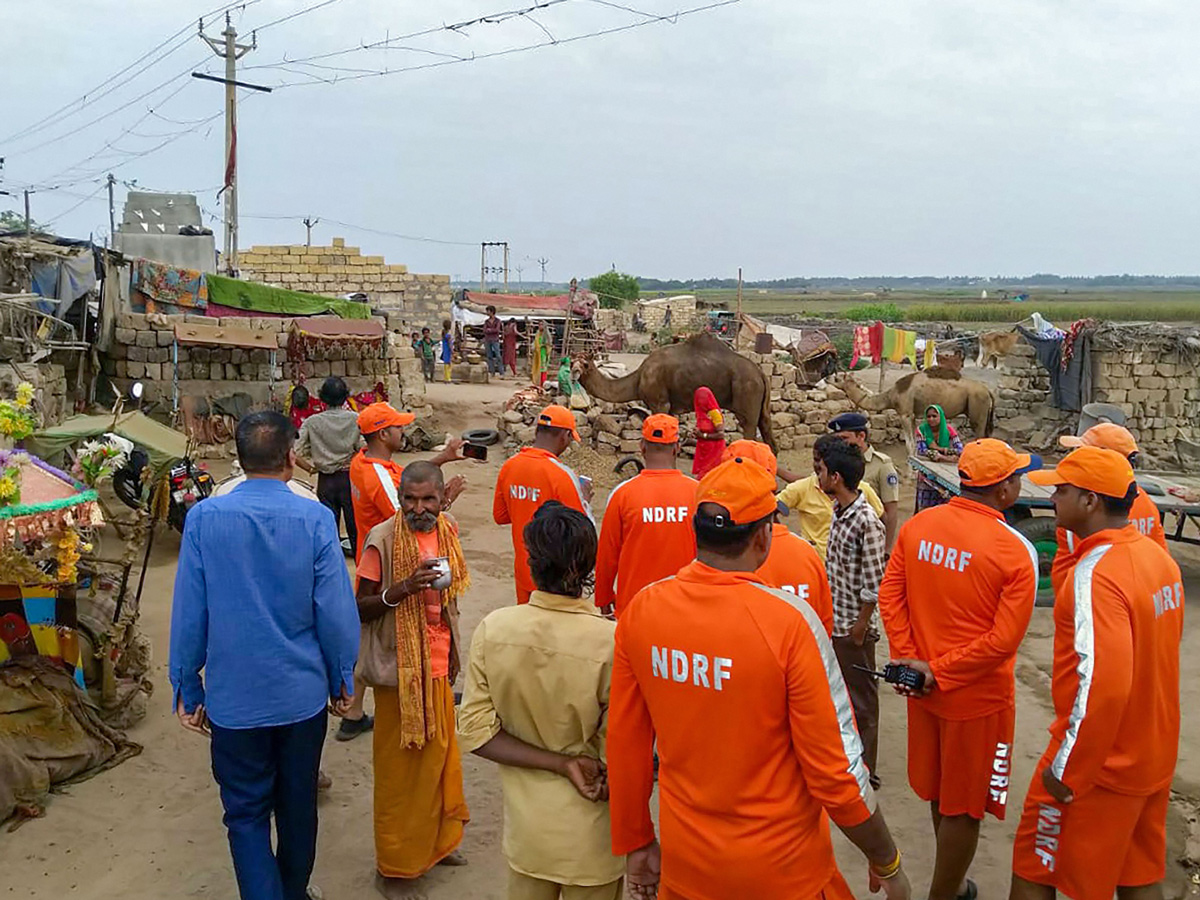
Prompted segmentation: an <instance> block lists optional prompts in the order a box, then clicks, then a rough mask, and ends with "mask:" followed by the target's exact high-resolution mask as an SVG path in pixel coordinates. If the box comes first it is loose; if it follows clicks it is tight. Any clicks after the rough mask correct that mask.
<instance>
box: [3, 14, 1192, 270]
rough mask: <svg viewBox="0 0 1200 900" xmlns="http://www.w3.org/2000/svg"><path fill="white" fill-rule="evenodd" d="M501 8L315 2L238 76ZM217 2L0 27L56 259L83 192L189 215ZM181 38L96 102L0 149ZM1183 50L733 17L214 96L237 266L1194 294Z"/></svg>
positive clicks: (17, 169) (1117, 40)
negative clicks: (111, 191)
mask: <svg viewBox="0 0 1200 900" xmlns="http://www.w3.org/2000/svg"><path fill="white" fill-rule="evenodd" d="M319 2H320V0H257V2H252V3H247V5H246V8H245V9H240V8H239V9H235V10H234V12H233V19H234V22H235V24H237V25H238V27H239V30H240V31H242V32H245V33H248V32H249V31H250V30H251V29H252V28H254V27H256V26H262V25H265V24H266V23H269V22H271V21H272V20H275V19H278V18H280V17H282V16H286V15H288V14H290V13H294V12H297V11H301V10H304V9H306V8H308V7H311V6H316V5H317V4H318V3H319ZM533 2H534V0H490V2H483V0H438V2H428V0H426V2H422V3H416V2H405V3H398V2H396V0H331V2H329V3H328V4H327V5H325V6H323V7H322V8H318V9H314V10H312V11H311V12H308V13H306V14H304V15H301V16H298V17H296V18H294V19H291V20H289V21H286V22H282V23H280V24H277V25H274V26H273V27H269V28H267V29H266V30H264V31H263V32H262V33H261V34H260V35H259V41H258V49H257V50H255V51H254V52H252V53H250V54H249V55H248V56H247V57H246V58H245V59H244V60H242V62H241V64H240V65H242V66H243V67H244V69H243V71H242V74H241V77H243V78H245V79H246V80H248V81H253V82H258V83H262V84H267V85H273V86H278V85H281V84H284V83H288V82H291V83H294V82H302V81H309V80H311V79H312V76H318V77H320V78H329V77H332V76H334V75H341V76H344V75H346V74H352V73H347V72H341V73H337V72H334V71H332V70H331V69H328V68H327V69H316V68H311V67H310V68H307V69H305V68H303V67H299V66H294V65H288V66H287V69H288V70H285V69H281V68H257V69H256V68H252V67H254V66H260V67H263V66H272V65H274V64H277V63H280V62H281V61H283V60H285V59H289V60H296V59H297V58H300V57H309V56H314V55H317V54H326V53H330V52H332V51H336V50H344V49H348V48H352V47H357V46H360V44H361V43H364V42H372V41H380V40H383V39H385V38H387V37H388V36H389V35H391V36H396V35H401V34H407V33H410V32H415V31H418V30H422V29H426V28H430V27H434V28H436V27H437V26H439V25H442V24H443V23H451V22H456V21H460V20H464V19H468V18H471V17H473V16H478V15H482V14H485V13H495V12H500V11H503V10H511V9H515V8H518V7H521V6H529V5H532V3H533ZM704 2H706V0H619V4H618V0H614V2H612V3H608V2H603V3H602V2H597V0H565V2H557V3H556V4H555V5H554V6H553V7H552V8H549V9H544V10H539V11H538V13H537V14H536V16H535V18H536V23H535V22H532V21H529V20H528V19H527V18H514V19H512V20H509V21H506V22H502V23H498V24H488V25H479V26H476V27H473V28H469V29H465V30H463V31H462V32H461V33H447V32H442V33H437V34H432V35H427V36H422V37H416V38H411V39H407V40H404V41H398V42H395V44H394V45H393V46H392V47H391V48H390V49H382V50H376V51H369V52H368V51H361V50H360V51H358V52H353V53H347V54H344V55H341V56H336V57H325V58H323V59H321V60H320V61H319V63H320V65H323V66H331V67H339V68H342V69H355V70H379V69H382V68H384V67H390V68H399V67H404V66H414V65H422V64H428V63H435V62H439V61H446V60H448V59H451V58H452V57H451V56H450V55H451V54H452V55H456V56H459V57H464V56H470V55H471V54H475V55H476V56H479V55H482V54H485V53H491V52H495V51H498V50H504V49H508V48H519V47H523V46H528V45H531V44H534V43H537V42H539V41H546V40H548V38H547V36H546V32H545V31H543V30H542V27H544V28H545V29H546V30H547V31H549V32H550V33H551V34H552V35H554V37H555V38H557V39H559V40H563V39H565V38H569V37H572V36H575V35H582V34H587V33H589V32H593V31H597V30H600V29H609V28H616V27H620V26H622V25H627V24H632V23H636V22H639V21H647V19H646V16H645V15H642V14H640V13H639V12H638V11H640V12H641V13H654V14H659V15H664V14H668V13H672V12H674V11H676V10H680V9H686V8H688V7H692V6H696V5H700V4H702V3H704ZM218 3H219V0H203V2H200V0H173V2H171V3H163V2H161V0H88V2H86V3H85V2H82V0H76V2H72V3H47V2H44V0H0V14H2V15H3V17H4V19H5V20H6V21H5V27H4V28H3V29H0V71H3V78H4V83H5V85H6V87H5V89H4V91H3V99H2V100H0V113H2V115H0V156H5V157H7V160H6V162H5V165H4V169H3V180H2V181H0V189H7V190H10V191H16V190H19V189H21V188H23V187H24V186H25V185H27V184H33V185H35V186H63V185H66V187H65V188H64V189H62V190H59V191H52V190H38V191H37V193H35V194H34V195H33V199H32V204H33V214H34V218H35V219H37V220H39V221H43V222H44V221H53V222H54V223H55V226H56V229H57V230H58V231H59V232H60V233H64V234H70V235H80V236H86V235H87V234H88V233H96V234H97V235H99V234H101V233H102V232H106V231H107V228H108V211H107V199H106V196H105V192H104V190H103V187H102V183H101V180H100V179H102V177H103V176H102V173H103V172H106V171H108V167H114V168H112V171H113V172H114V174H115V175H117V177H118V178H121V179H125V180H132V179H137V181H138V182H139V184H141V185H146V186H148V187H150V188H154V189H166V190H197V189H201V188H203V189H205V190H203V191H202V192H201V203H202V205H203V206H204V208H205V209H206V210H209V211H212V212H217V213H219V212H220V210H221V203H220V201H218V200H216V199H215V194H216V188H215V187H214V186H216V185H219V184H220V183H221V180H222V176H223V169H224V164H223V159H222V152H223V151H222V147H223V141H224V132H223V125H222V119H221V118H220V117H218V118H216V119H215V120H214V121H213V122H212V123H211V124H208V125H202V126H199V127H196V126H195V125H194V123H196V122H198V121H199V120H202V119H205V118H207V117H209V116H214V115H217V114H219V113H221V111H222V109H223V89H222V88H221V86H220V85H218V84H213V83H209V82H203V81H198V80H195V79H192V78H190V77H188V75H187V73H188V72H190V71H191V70H192V66H193V65H196V64H198V66H197V67H198V68H199V69H201V70H204V71H211V72H216V71H218V70H221V71H223V63H220V62H219V61H217V60H215V58H214V57H213V56H212V54H211V52H209V51H208V50H207V48H206V47H205V46H204V45H203V44H202V43H201V42H200V40H199V39H198V38H197V37H195V36H194V31H195V20H196V19H197V18H198V17H199V16H200V15H202V14H204V13H206V12H209V11H211V10H212V9H213V8H214V7H216V6H217V5H218ZM618 5H619V6H624V7H628V10H626V9H621V8H617V6H618ZM635 10H636V11H635ZM189 20H191V22H192V24H191V25H190V26H189ZM539 24H540V26H541V27H539ZM189 28H190V30H185V31H184V32H183V33H182V35H181V36H180V37H178V38H176V39H175V40H174V41H172V42H171V43H168V44H167V45H166V46H165V47H164V48H163V50H161V51H159V53H158V54H157V55H161V54H163V53H167V51H172V52H170V53H169V55H167V56H166V57H165V58H164V59H163V60H161V61H160V62H158V63H157V64H155V65H153V66H152V67H150V68H148V69H147V70H146V71H145V72H143V73H141V74H138V75H137V77H135V78H132V79H131V80H130V76H131V75H134V74H135V73H136V71H137V69H138V68H141V67H142V66H144V65H145V62H144V63H141V64H139V65H138V66H137V67H134V68H133V69H131V70H130V71H129V72H128V73H126V74H125V75H122V76H121V78H119V79H118V80H117V81H116V82H113V83H111V84H109V85H108V86H107V87H104V88H102V90H107V89H108V87H111V86H112V85H113V84H118V85H120V87H119V89H118V90H116V91H113V92H112V93H111V94H110V95H109V96H107V97H102V98H99V99H95V98H96V96H97V94H98V93H99V91H96V92H93V93H92V94H91V98H92V99H93V100H94V102H89V103H88V105H86V106H83V107H82V108H80V105H79V104H76V105H75V106H72V107H70V108H69V109H68V111H69V112H71V113H72V114H71V115H69V116H67V117H65V118H63V119H62V120H61V121H59V122H56V123H54V124H52V125H50V127H42V128H40V129H38V130H35V131H33V132H31V133H29V134H27V135H25V136H23V137H18V138H16V139H9V138H11V136H12V135H14V134H16V133H18V132H19V131H21V130H22V129H26V128H27V127H28V126H32V125H34V124H35V123H37V122H38V121H39V120H41V119H44V118H45V117H46V116H47V115H49V114H50V113H53V112H55V111H56V110H58V109H59V108H60V107H62V106H63V105H64V104H68V103H71V102H72V101H75V100H77V98H79V97H80V95H82V94H84V93H85V92H88V91H92V89H94V88H96V87H98V86H99V85H101V83H102V82H103V81H104V80H105V79H107V78H109V76H112V75H114V74H115V73H117V72H119V71H120V70H122V69H123V68H125V67H126V66H128V65H129V64H130V63H133V62H134V61H135V60H136V59H137V58H138V57H140V56H142V55H143V54H144V53H146V52H147V51H148V50H150V49H151V48H153V47H155V46H156V45H158V44H159V43H160V42H162V41H164V40H166V39H167V38H168V37H170V36H171V35H172V34H175V33H176V32H179V31H180V30H181V29H189ZM219 30H220V28H219V27H214V28H213V29H212V31H213V32H214V33H215V32H217V31H219ZM1197 34H1200V4H1197V3H1195V2H1194V0H1138V2H1137V3H1128V2H1125V0H1121V2H1118V0H991V2H989V3H978V2H975V0H970V2H967V0H891V2H887V3H881V2H878V0H838V2H836V3H831V2H829V0H741V2H739V3H735V4H733V5H729V6H725V7H722V8H719V9H713V10H710V11H706V12H700V13H697V14H694V15H690V16H687V17H683V18H681V19H679V20H678V21H677V22H675V23H673V24H672V23H654V24H648V25H646V26H645V27H641V28H637V29H633V30H628V31H623V32H620V33H615V34H611V35H608V36H603V37H597V38H594V39H589V40H581V41H576V42H573V43H562V44H559V45H557V46H552V47H546V48H544V49H538V50H534V51H531V52H522V53H514V54H511V55H507V56H502V57H499V58H494V59H483V60H476V61H474V62H466V63H456V64H454V65H447V66H443V67H438V68H429V69H424V70H418V71H411V72H406V73H399V74H392V75H388V76H385V77H371V78H364V79H360V80H353V81H342V82H340V83H336V84H325V83H317V84H313V85H307V86H291V87H287V88H285V89H282V90H276V91H275V92H274V93H272V94H269V95H267V94H263V95H251V94H249V93H248V92H246V93H243V94H242V103H241V105H240V108H239V110H240V111H239V115H240V122H239V126H240V127H239V149H240V175H239V177H240V191H241V194H240V197H241V200H240V202H241V211H242V214H243V219H242V226H241V244H242V246H243V247H245V246H249V245H250V244H253V243H295V242H301V241H303V239H304V227H303V225H302V224H301V223H300V221H299V219H300V218H301V217H303V216H304V215H312V216H315V217H320V218H321V219H322V220H323V221H322V222H321V223H320V224H319V225H318V226H317V227H316V229H315V231H314V242H321V243H327V242H328V240H329V238H330V237H332V236H333V235H341V236H344V237H346V238H347V241H348V242H350V243H353V244H355V245H358V246H361V247H362V248H363V252H365V253H380V254H385V255H386V256H387V258H388V260H389V261H390V262H403V263H406V264H407V265H409V267H410V268H411V269H412V270H413V271H421V272H442V273H447V274H451V275H454V276H463V277H465V278H471V277H477V276H478V268H479V248H478V242H479V241H483V240H495V241H499V240H507V241H509V243H510V244H511V246H512V257H511V260H512V266H513V275H512V277H513V280H514V281H515V280H516V278H517V274H516V271H515V269H516V267H517V266H518V265H520V266H523V267H524V278H525V279H526V280H529V279H531V278H537V277H539V276H540V269H539V267H538V266H537V264H536V262H535V260H536V259H537V258H539V257H543V256H544V257H547V258H548V259H549V260H550V262H549V265H548V267H547V276H548V278H550V279H552V280H565V279H567V278H569V277H571V276H572V275H578V276H580V277H587V276H589V275H594V274H596V273H598V272H600V271H603V270H606V269H608V268H609V267H610V266H611V265H613V264H615V265H616V266H617V268H618V269H621V270H623V271H627V272H632V273H635V274H638V275H644V276H653V277H664V278H670V277H679V278H688V277H710V276H715V277H734V276H736V273H737V267H738V266H742V267H743V268H744V270H745V275H746V278H747V279H748V280H755V279H764V278H776V277H785V276H790V275H868V274H891V275H916V274H938V275H941V274H981V275H994V274H1019V273H1032V272H1059V273H1063V274H1092V273H1120V272H1131V273H1146V274H1149V273H1162V274H1179V273H1195V272H1200V260H1198V259H1197V252H1196V247H1197V242H1196V236H1197V233H1198V228H1197V226H1198V225H1200V222H1198V219H1200V202H1198V197H1197V181H1198V180H1200V167H1198V166H1197V163H1196V156H1197V153H1196V149H1195V148H1196V146H1197V145H1200V115H1197V112H1198V110H1197V105H1198V103H1200V99H1198V98H1200V68H1197V66H1196V65H1195V64H1194V54H1195V40H1196V36H1197ZM173 48H177V49H173ZM153 58H154V57H151V58H150V59H147V60H146V62H150V60H151V59H153ZM289 70H290V71H289ZM306 73H307V74H306ZM176 76H178V77H176ZM172 78H175V80H173V81H172V80H170V79H172ZM126 81H128V83H125V84H121V83H122V82H126ZM164 82H165V84H164ZM152 89H155V90H153V91H152ZM148 91H151V93H150V94H149V95H148V96H146V97H145V98H143V99H140V100H138V99H137V98H138V96H139V95H140V94H143V93H145V92H148ZM131 101H134V102H131ZM125 104H128V106H126V108H124V109H122V110H119V111H117V107H120V106H122V105H125ZM151 107H152V108H153V109H154V110H155V113H154V114H148V112H147V110H148V109H149V108H151ZM96 119H99V120H100V121H98V122H95V123H94V124H92V123H93V121H94V120H96ZM179 123H183V124H179ZM188 129H194V130H191V131H188ZM185 132H186V133H185ZM180 134H182V136H178V137H175V136H177V135H180ZM173 137H174V138H175V139H174V140H171V142H170V143H168V144H166V146H162V147H161V148H160V149H157V150H155V151H154V152H150V153H147V154H146V155H144V156H135V155H134V154H136V153H140V152H142V151H146V150H151V149H153V148H155V147H157V146H158V145H160V144H162V143H163V142H164V141H167V140H170V139H171V138H173ZM41 144H46V145H45V146H38V145H41ZM106 145H107V146H106ZM67 191H69V192H70V193H69V194H68V193H66V192H67ZM124 192H125V188H124V187H123V186H120V185H119V186H118V191H117V197H118V205H119V204H120V202H121V200H122V199H123V197H124ZM93 193H94V196H92V197H91V199H84V198H88V197H89V195H92V194H93ZM20 202H21V201H20V198H19V197H17V198H15V199H12V198H8V197H0V208H3V207H4V206H6V205H10V206H12V207H13V208H20ZM72 207H75V208H74V209H72ZM118 216H119V211H118ZM251 216H255V217H258V216H262V217H280V218H251ZM329 220H339V221H340V222H343V223H349V225H353V226H355V227H349V226H348V225H335V224H332V222H331V221H329ZM208 224H211V225H212V226H213V228H214V230H216V231H217V232H218V235H219V233H220V227H221V226H220V223H219V222H216V221H210V222H209V223H208ZM362 229H375V230H378V231H383V232H390V233H392V234H394V235H409V236H415V237H425V238H433V239H437V240H439V241H448V242H461V245H456V244H453V243H447V244H439V243H426V242H417V241H411V240H404V239H401V238H400V237H396V236H385V235H381V234H372V233H370V232H368V231H364V230H362ZM218 242H219V238H218Z"/></svg>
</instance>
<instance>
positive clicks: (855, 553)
mask: <svg viewBox="0 0 1200 900" xmlns="http://www.w3.org/2000/svg"><path fill="white" fill-rule="evenodd" d="M813 449H814V456H815V459H816V472H817V480H818V483H819V484H820V486H821V490H822V491H824V492H825V493H826V494H828V495H829V497H830V498H831V499H832V500H833V522H832V524H831V526H830V529H829V550H828V552H827V553H826V556H825V570H826V572H827V573H828V575H829V588H830V591H831V593H832V594H833V649H834V652H835V653H836V654H837V660H838V665H839V666H840V667H841V670H842V678H843V679H844V680H845V682H846V688H847V690H848V691H849V693H850V703H851V705H852V706H853V707H854V719H855V721H856V722H857V723H858V733H859V736H860V737H861V738H862V742H863V760H864V761H865V762H866V764H867V768H868V769H870V771H871V783H872V784H873V785H874V786H875V787H878V786H879V778H878V777H877V775H876V774H875V761H876V757H877V755H878V752H879V685H878V684H876V682H875V679H874V678H872V677H871V676H870V675H868V674H867V673H866V672H863V671H862V670H860V669H856V668H855V666H863V667H864V668H867V669H874V668H875V645H876V643H878V641H879V631H878V630H877V629H876V627H875V602H876V600H878V598H879V583H880V582H881V581H882V580H883V571H884V569H885V568H886V566H887V555H886V552H887V551H886V548H887V530H886V529H885V528H884V525H883V522H882V521H880V519H879V516H877V515H876V514H875V511H874V510H873V509H871V507H870V506H869V505H868V504H867V501H866V499H865V498H864V497H863V495H862V492H861V491H860V490H859V489H858V484H859V482H860V481H861V480H862V477H863V472H864V471H865V469H866V460H864V459H863V454H862V451H861V450H860V449H859V448H858V447H856V446H855V445H853V444H849V443H847V442H846V441H843V440H841V439H840V438H838V436H837V435H823V436H821V437H820V438H818V439H817V443H816V446H815V447H814V448H813Z"/></svg>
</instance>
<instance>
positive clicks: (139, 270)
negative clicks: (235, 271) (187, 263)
mask: <svg viewBox="0 0 1200 900" xmlns="http://www.w3.org/2000/svg"><path fill="white" fill-rule="evenodd" d="M129 302H130V306H132V308H133V310H134V312H145V313H164V314H166V315H172V314H176V315H177V314H179V313H181V312H184V311H185V310H201V311H203V310H204V309H206V308H207V307H208V282H207V279H206V276H205V275H204V273H203V272H200V271H198V270H196V269H179V268H176V267H175V266H168V265H166V264H165V263H158V262H153V261H151V260H148V259H139V260H137V261H136V262H135V263H134V264H133V277H132V278H131V279H130V281H129Z"/></svg>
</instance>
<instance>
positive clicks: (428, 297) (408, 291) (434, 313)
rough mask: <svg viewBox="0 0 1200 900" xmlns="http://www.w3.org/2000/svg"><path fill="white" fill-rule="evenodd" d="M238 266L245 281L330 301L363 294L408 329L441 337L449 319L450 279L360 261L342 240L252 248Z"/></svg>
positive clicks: (376, 259)
mask: <svg viewBox="0 0 1200 900" xmlns="http://www.w3.org/2000/svg"><path fill="white" fill-rule="evenodd" d="M238 265H239V267H240V268H241V275H242V277H243V278H245V279H246V280H247V281H256V282H260V283H262V284H270V285H274V286H277V287H283V288H287V289H288V290H292V291H307V292H309V293H313V294H325V295H328V296H333V297H338V296H342V295H343V294H356V293H363V294H366V295H367V298H368V300H369V301H370V303H371V306H372V307H374V308H376V309H381V310H387V311H389V312H397V313H399V314H400V315H401V316H403V318H404V321H405V324H406V325H407V326H408V327H409V328H410V329H420V328H423V327H429V328H431V329H433V330H434V331H435V332H436V333H438V334H440V333H441V330H440V329H441V323H442V320H443V319H448V318H450V294H451V292H450V276H449V275H417V274H415V273H413V272H410V271H408V267H407V266H403V265H396V264H388V263H387V262H385V261H384V258H383V257H382V256H363V255H362V253H361V252H360V250H359V248H358V247H347V246H346V241H345V239H344V238H334V239H333V243H332V245H331V246H328V247H317V246H306V245H303V244H300V245H292V246H254V247H251V248H250V249H249V250H247V251H245V252H243V253H241V254H239V255H238Z"/></svg>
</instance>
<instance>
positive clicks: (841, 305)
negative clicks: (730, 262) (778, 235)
mask: <svg viewBox="0 0 1200 900" xmlns="http://www.w3.org/2000/svg"><path fill="white" fill-rule="evenodd" d="M694 293H695V294H696V298H697V299H698V300H701V301H704V302H705V303H710V304H725V305H726V306H727V308H728V309H731V310H732V309H735V308H736V306H737V291H734V290H700V291H695V292H694ZM643 296H644V297H653V296H658V295H657V293H653V292H645V293H643ZM889 305H894V306H895V307H896V309H895V310H890V309H888V307H889ZM864 307H870V308H867V309H864ZM742 308H743V309H744V310H745V311H746V312H747V313H749V314H751V315H755V316H772V317H774V316H811V317H816V318H848V319H855V320H863V321H868V320H869V321H874V319H876V318H891V317H892V316H894V317H895V320H896V321H905V322H963V323H989V322H991V323H1005V324H1012V323H1014V322H1019V321H1021V320H1022V319H1025V318H1027V317H1028V316H1029V315H1030V314H1031V313H1034V312H1039V313H1041V314H1042V315H1043V316H1045V317H1046V318H1047V319H1049V320H1050V321H1051V322H1054V323H1055V324H1057V325H1059V326H1060V327H1061V326H1064V325H1066V324H1070V323H1071V322H1073V321H1075V320H1076V319H1083V318H1089V317H1090V318H1095V319H1107V320H1109V321H1116V322H1142V321H1161V322H1200V291H1187V290H1135V289H1129V290H1109V291H1104V290H1098V291H1088V290H1082V289H1081V290H1077V291H1076V290H1072V291H1071V292H1070V293H1069V294H1066V293H1058V292H1052V291H1046V292H1038V291H1032V292H1030V298H1029V300H1027V301H1025V302H1022V303H1017V302H1014V301H1000V300H995V299H989V300H982V299H981V298H980V294H979V291H977V290H973V291H965V290H959V291H954V290H929V291H891V292H888V293H883V292H880V293H878V294H877V295H876V296H874V297H870V296H864V295H863V294H861V293H857V292H853V293H852V292H849V291H847V292H844V293H834V292H813V293H799V292H797V291H767V290H757V289H747V290H745V291H743V294H742ZM889 312H890V313H892V316H889V315H888V313H889ZM848 313H849V315H848Z"/></svg>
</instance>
